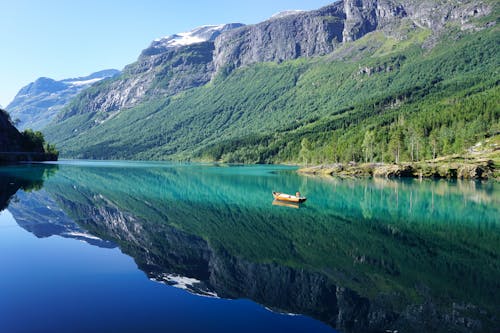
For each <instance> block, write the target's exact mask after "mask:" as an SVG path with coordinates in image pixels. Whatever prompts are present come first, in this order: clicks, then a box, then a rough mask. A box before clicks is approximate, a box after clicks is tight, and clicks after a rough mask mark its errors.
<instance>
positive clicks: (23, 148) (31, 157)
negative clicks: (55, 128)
mask: <svg viewBox="0 0 500 333" xmlns="http://www.w3.org/2000/svg"><path fill="white" fill-rule="evenodd" d="M58 154H59V153H58V152H57V150H56V149H55V147H54V146H53V145H51V144H48V143H46V142H45V139H44V137H43V134H42V133H41V132H33V131H32V130H30V129H27V130H25V131H24V132H22V133H20V132H19V131H18V130H17V129H16V127H15V126H14V125H13V124H12V122H11V119H10V116H9V114H8V113H7V111H4V110H2V109H0V163H7V162H19V161H46V160H57V156H58Z"/></svg>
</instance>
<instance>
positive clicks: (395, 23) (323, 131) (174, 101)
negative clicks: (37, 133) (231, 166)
mask: <svg viewBox="0 0 500 333" xmlns="http://www.w3.org/2000/svg"><path fill="white" fill-rule="evenodd" d="M498 7H499V5H498V3H496V2H494V1H489V0H467V1H458V0H446V1H431V0H427V1H413V0H397V1H396V0H344V1H338V2H335V3H333V4H331V5H329V6H325V7H323V8H320V9H318V10H314V11H309V12H301V11H290V12H285V13H281V14H278V15H275V16H273V17H271V18H270V19H269V20H266V21H264V22H261V23H258V24H255V25H249V26H243V25H241V24H230V25H222V26H205V27H200V28H197V29H195V30H193V31H191V32H185V33H179V34H176V35H173V36H169V37H166V38H163V39H159V40H156V41H154V42H153V43H152V44H151V45H150V47H148V48H147V49H145V50H144V51H143V52H142V53H141V55H140V56H139V59H138V61H137V62H135V63H133V64H131V65H129V66H127V67H126V68H125V69H124V71H123V73H122V75H120V76H118V77H116V78H114V79H112V80H108V81H104V82H101V83H98V84H96V85H94V86H93V87H92V88H90V89H88V90H86V91H85V92H83V93H82V94H80V95H79V96H77V97H76V98H75V99H74V100H73V101H72V102H71V103H70V105H68V106H67V107H66V108H64V110H62V112H61V113H60V114H59V115H58V116H57V118H56V120H55V121H54V122H53V123H52V124H51V125H50V126H49V127H48V128H47V130H46V133H47V135H48V137H49V138H51V139H53V140H55V141H56V142H57V143H58V145H59V146H60V147H61V148H62V152H63V154H66V155H67V156H72V157H82V158H127V159H170V158H174V159H205V160H207V159H208V160H223V161H228V162H252V163H270V162H283V161H293V162H297V161H305V160H306V159H308V160H312V159H313V158H315V159H318V160H325V159H326V160H328V159H331V161H339V160H343V161H352V160H360V159H361V158H362V157H363V154H362V153H360V152H363V147H362V143H363V138H360V134H359V133H365V132H366V131H367V130H368V129H369V128H381V129H382V130H380V131H378V132H377V133H380V134H379V136H377V137H376V138H374V140H375V141H376V143H377V144H376V145H375V146H377V147H381V148H380V150H379V151H376V152H375V151H374V152H373V154H372V155H373V156H374V157H373V158H375V159H377V160H380V161H382V160H383V161H390V160H391V159H393V157H391V154H392V153H391V148H390V147H389V145H388V142H389V141H390V138H391V135H395V134H394V128H395V127H396V124H397V119H398V117H399V114H401V113H408V116H407V117H406V119H409V118H411V117H413V118H411V119H409V120H408V121H407V124H405V126H407V127H409V126H410V125H411V127H412V128H415V127H418V128H419V129H418V131H417V132H418V133H419V134H418V135H419V136H421V140H422V141H423V142H425V144H423V145H422V146H430V145H431V144H430V143H429V142H430V141H432V139H431V132H435V133H434V134H435V136H436V137H438V139H439V140H440V141H442V142H440V144H439V145H438V146H439V147H440V148H439V149H438V150H437V152H438V154H440V153H443V154H445V153H451V152H453V153H454V152H460V150H461V149H463V147H464V145H463V144H459V143H458V142H465V141H464V140H463V139H461V138H455V137H452V138H451V139H450V138H449V137H448V136H446V135H445V134H444V132H445V131H444V130H442V128H444V127H446V128H448V130H449V132H451V133H457V134H458V131H457V130H456V129H457V128H463V126H461V125H460V122H469V121H470V119H469V118H468V117H469V113H467V112H466V111H464V110H465V108H464V107H463V105H462V104H461V103H463V104H464V105H472V104H470V103H471V101H470V99H474V102H473V103H476V101H475V100H476V99H477V98H484V99H486V100H487V101H486V100H485V101H484V102H485V103H486V104H487V105H488V106H487V108H486V109H490V108H493V103H494V102H493V101H494V96H496V94H497V86H498V84H497V83H495V82H496V81H495V80H489V77H490V76H488V75H486V73H490V72H491V71H493V72H494V68H495V67H496V66H497V63H496V59H497V58H498V52H499V51H498V43H495V35H496V34H497V33H498V27H496V21H497V19H498V12H499V8H498ZM480 73H484V74H485V75H483V74H480ZM453 82H462V83H463V84H458V85H453V84H454V83H453ZM476 84H481V85H483V86H482V87H481V88H480V89H479V90H481V91H483V92H485V93H484V94H482V95H481V96H482V97H478V96H475V95H474V94H478V93H479V90H478V89H474V88H473V86H474V85H476ZM469 90H471V92H468V91H469ZM455 95H456V96H455ZM444 96H448V97H447V98H448V99H449V100H450V99H451V100H454V101H455V104H454V105H453V107H452V108H446V106H445V105H446V102H445V100H444V99H443V98H444ZM440 98H441V99H440ZM465 99H467V100H468V101H465ZM423 101H427V102H428V103H429V104H432V106H431V107H429V108H421V107H420V105H422V104H425V103H423ZM415 108H416V109H417V110H418V111H412V110H414V109H415ZM419 108H420V109H419ZM444 108H446V112H448V113H450V114H449V115H448V116H449V118H452V119H453V121H452V124H450V123H449V122H446V121H445V120H443V121H442V122H440V123H436V122H430V123H429V124H427V123H426V124H420V123H418V122H420V120H419V119H432V118H435V116H434V115H426V116H425V117H424V116H422V115H421V116H417V114H418V113H419V112H428V113H431V112H437V113H439V114H444V113H443V111H439V110H441V109H444ZM486 109H480V110H483V111H484V112H486ZM483 111H480V112H483ZM488 112H489V111H488ZM488 112H486V113H482V114H481V115H480V116H481V117H483V116H484V117H486V118H488V119H486V118H485V119H483V120H478V122H479V123H487V124H490V125H489V127H490V128H493V127H494V126H496V125H494V124H496V123H497V122H498V116H497V115H496V114H494V115H493V117H490V113H488ZM451 113H453V114H451ZM118 115H120V116H118ZM334 115H335V117H334ZM473 118H474V119H478V117H477V115H476V117H473ZM417 123H418V124H417ZM443 126H444V127H443ZM455 127H456V128H455ZM474 128H475V129H474V132H473V133H472V132H471V133H463V134H460V135H461V136H462V137H468V138H470V140H475V139H477V137H478V136H485V135H490V134H491V133H489V132H490V131H489V130H488V129H487V128H484V127H481V126H480V125H479V124H478V126H477V127H474ZM146 129H147V130H146ZM346 131H348V132H349V131H350V132H349V133H348V134H347V135H346V133H345V132H346ZM405 131H406V132H405V133H410V132H412V131H413V132H415V131H414V130H411V129H409V128H406V129H405ZM438 132H439V133H438ZM420 133H421V134H420ZM434 134H433V135H434ZM433 137H434V136H433ZM329 138H335V140H337V141H338V142H337V141H336V142H335V143H332V142H330V141H331V140H330V139H329ZM304 139H307V141H308V142H310V143H311V144H309V145H302V142H303V140H304ZM400 139H401V138H400ZM419 140H420V139H419ZM467 140H469V139H467ZM475 141H477V140H475ZM405 142H408V143H407V146H405V147H404V151H403V155H406V156H404V158H407V159H410V158H411V159H414V158H415V156H414V155H415V154H414V152H413V151H414V147H415V144H414V142H416V141H415V139H411V140H410V139H409V134H408V138H406V139H405ZM410 142H413V145H412V144H411V143H410ZM455 142H457V144H455ZM332 145H333V146H334V147H335V148H336V149H338V151H336V152H330V150H331V149H332V148H331V147H332ZM412 147H413V148H412ZM436 147H437V146H436ZM448 147H452V148H448ZM312 152H315V153H316V155H317V156H312V155H311V157H307V156H309V155H310V153H311V154H312ZM308 154H309V155H308ZM433 154H434V153H431V150H427V151H425V152H422V153H421V154H418V155H419V156H426V157H431V156H432V155H433ZM365 158H366V154H365ZM373 158H372V159H373ZM397 159H398V160H399V156H398V158H397Z"/></svg>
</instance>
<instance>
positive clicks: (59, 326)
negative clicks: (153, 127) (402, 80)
mask: <svg viewBox="0 0 500 333" xmlns="http://www.w3.org/2000/svg"><path fill="white" fill-rule="evenodd" d="M273 190H277V191H283V192H288V193H295V192H296V191H298V190H300V192H301V193H302V194H303V195H305V196H307V198H308V200H307V202H306V203H304V204H302V205H300V206H294V205H283V204H281V205H280V204H276V203H275V202H273V198H272V195H271V192H272V191H273ZM0 210H1V213H0V263H1V269H2V271H1V272H0V295H1V297H0V332H5V333H14V332H16V333H17V332H337V331H338V332H394V331H398V332H441V331H443V332H444V331H450V332H495V331H496V329H498V327H500V313H499V309H500V298H499V297H498V295H500V259H499V256H500V186H499V184H498V183H494V182H485V183H481V182H473V181H455V182H448V181H432V180H424V181H417V180H387V179H373V180H372V179H337V178H319V177H309V176H303V175H298V174H297V173H295V172H294V168H293V167H287V166H227V165H216V164H206V165H203V164H171V163H159V162H158V163H156V162H91V161H62V162H59V163H56V164H37V165H18V166H3V167H0Z"/></svg>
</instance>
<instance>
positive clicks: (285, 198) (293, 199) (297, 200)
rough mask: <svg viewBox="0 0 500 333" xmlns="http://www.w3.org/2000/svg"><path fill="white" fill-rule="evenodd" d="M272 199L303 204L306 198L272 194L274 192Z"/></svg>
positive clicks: (277, 193) (278, 193)
mask: <svg viewBox="0 0 500 333" xmlns="http://www.w3.org/2000/svg"><path fill="white" fill-rule="evenodd" d="M273 197H274V199H276V200H280V201H288V202H295V203H300V202H304V201H306V200H307V198H306V197H302V196H300V197H297V196H295V195H291V194H286V193H281V192H274V191H273Z"/></svg>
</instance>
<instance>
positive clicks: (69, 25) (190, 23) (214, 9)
mask: <svg viewBox="0 0 500 333" xmlns="http://www.w3.org/2000/svg"><path fill="white" fill-rule="evenodd" d="M333 2H335V0H252V1H236V0H211V1H201V0H200V1H195V0H176V1H168V0H165V1H161V0H157V1H154V0H140V1H138V0H43V1H42V0H0V25H1V28H0V45H1V53H0V75H1V77H0V105H2V106H3V107H6V106H7V104H8V103H9V102H10V101H11V100H12V98H14V96H15V94H16V93H17V92H18V91H19V89H20V88H21V87H23V86H25V85H26V84H28V83H30V82H32V81H34V80H36V79H37V78H38V77H41V76H45V77H50V78H53V79H57V80H60V79H65V78H70V77H78V76H84V75H88V74H90V73H92V72H95V71H98V70H101V69H107V68H117V69H122V68H123V67H124V66H125V65H127V64H129V63H131V62H133V61H135V60H136V59H137V56H138V55H139V53H140V52H141V50H142V49H144V48H146V47H147V46H148V45H149V43H150V42H151V41H152V40H153V39H155V38H158V37H162V36H166V35H171V34H173V33H176V32H183V31H187V30H191V29H193V28H195V27H197V26H200V25H206V24H221V23H230V22H241V23H245V24H253V23H258V22H260V21H263V20H265V19H266V18H268V17H270V16H271V15H273V14H275V13H277V12H280V11H283V10H288V9H304V10H310V9H316V8H320V7H322V6H324V5H327V4H330V3H333Z"/></svg>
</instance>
